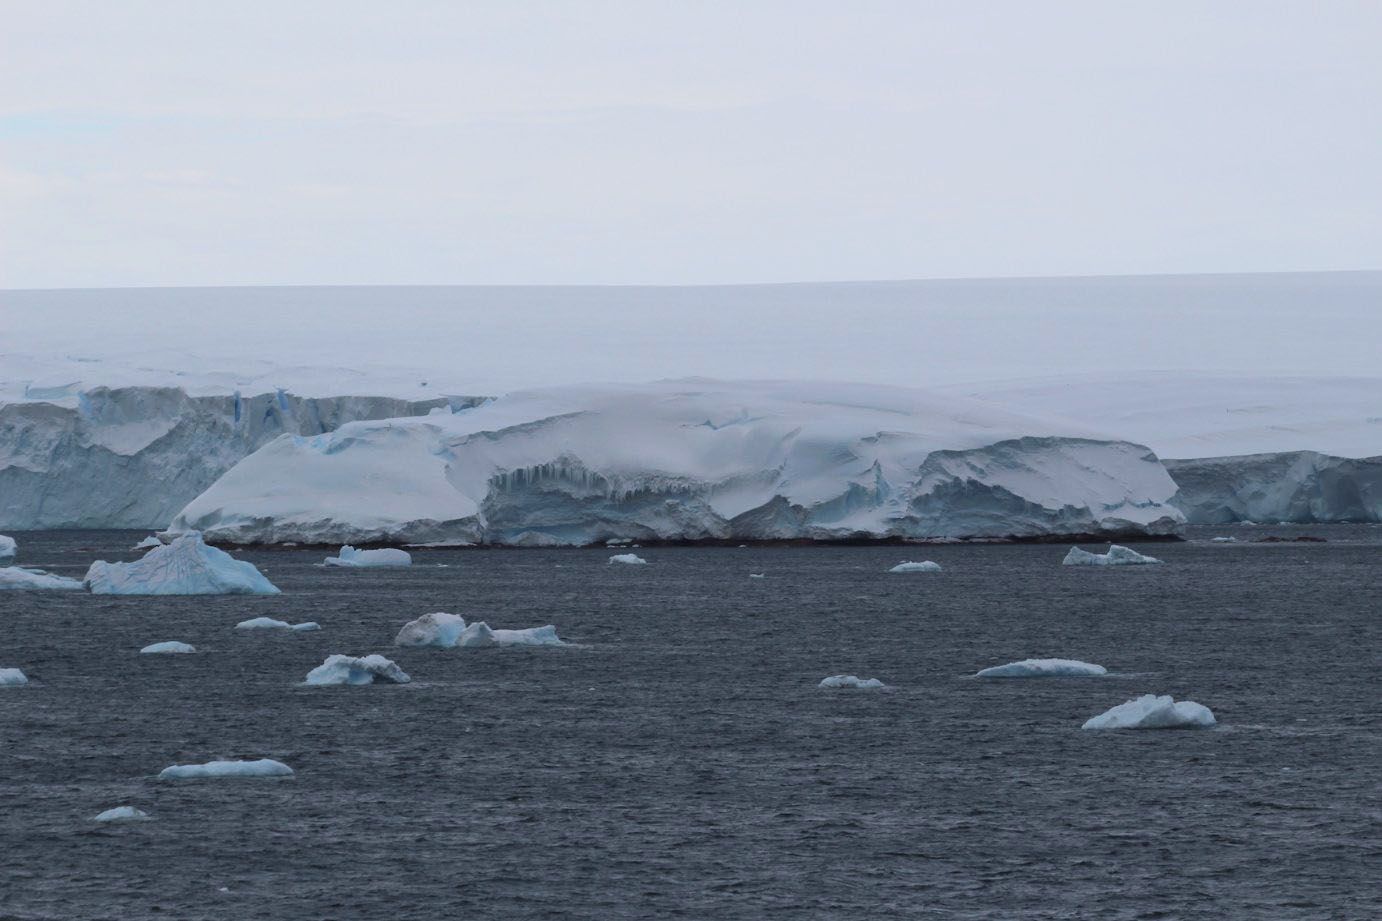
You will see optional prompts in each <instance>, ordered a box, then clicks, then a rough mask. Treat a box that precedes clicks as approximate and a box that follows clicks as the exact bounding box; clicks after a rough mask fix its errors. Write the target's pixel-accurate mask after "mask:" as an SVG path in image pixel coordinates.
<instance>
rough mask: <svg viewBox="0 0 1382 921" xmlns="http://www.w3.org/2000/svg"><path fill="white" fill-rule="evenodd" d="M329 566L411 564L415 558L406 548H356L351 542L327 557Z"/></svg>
mask: <svg viewBox="0 0 1382 921" xmlns="http://www.w3.org/2000/svg"><path fill="white" fill-rule="evenodd" d="M325 563H326V565H327V566H411V565H413V558H412V556H411V555H410V554H409V553H408V551H406V550H397V549H395V548H393V547H383V548H380V549H379V550H356V549H355V548H354V547H352V546H350V544H346V545H345V546H344V547H342V548H341V552H340V553H339V554H338V555H336V556H329V557H327V558H326V560H325Z"/></svg>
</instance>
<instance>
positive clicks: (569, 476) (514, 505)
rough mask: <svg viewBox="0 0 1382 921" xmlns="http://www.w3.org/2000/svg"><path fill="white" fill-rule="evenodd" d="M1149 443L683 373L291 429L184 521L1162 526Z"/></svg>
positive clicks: (995, 415)
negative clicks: (306, 430)
mask: <svg viewBox="0 0 1382 921" xmlns="http://www.w3.org/2000/svg"><path fill="white" fill-rule="evenodd" d="M1175 491H1176V487H1175V484H1174V483H1173V482H1172V480H1171V478H1170V477H1169V476H1168V475H1167V473H1166V471H1165V470H1164V469H1163V467H1162V466H1161V464H1160V463H1159V461H1158V460H1157V458H1156V456H1155V455H1154V454H1153V453H1152V452H1151V451H1150V450H1148V449H1147V448H1145V447H1142V446H1140V445H1136V444H1132V443H1129V442H1125V441H1119V440H1117V439H1113V438H1109V437H1106V436H1103V435H1100V434H1099V433H1096V432H1091V431H1086V430H1083V429H1081V428H1079V427H1078V426H1077V425H1076V424H1074V423H1068V422H1050V421H1044V420H1040V419H1034V418H1028V417H1023V416H1017V415H1013V414H1010V413H1007V412H1004V411H1002V410H1000V409H997V408H995V407H992V406H989V405H986V404H982V403H978V402H975V401H971V400H967V399H964V398H961V397H956V396H938V395H935V394H931V393H928V392H925V391H920V390H912V389H902V388H891V387H878V386H868V385H858V384H814V383H804V382H764V381H757V382H720V381H708V380H700V379H695V380H684V381H664V382H658V383H653V384H642V385H615V384H610V385H588V386H581V387H566V388H554V389H548V390H534V391H526V392H518V393H513V394H509V395H507V396H504V397H501V398H499V399H497V400H494V401H491V402H489V403H486V404H484V405H482V406H479V407H477V408H474V409H470V410H468V411H466V412H462V413H456V414H440V415H433V416H428V417H423V418H403V419H390V420H385V421H376V422H355V423H350V424H347V425H344V426H342V427H341V428H340V429H338V430H336V431H334V432H331V433H328V434H324V435H319V436H316V437H312V438H306V437H296V436H283V437H280V438H278V439H276V440H275V441H273V442H271V443H269V444H268V445H266V446H265V447H263V448H261V449H260V450H259V451H257V452H255V453H254V454H252V455H250V456H249V457H247V458H246V459H245V460H243V461H241V462H240V463H239V464H237V465H236V466H235V467H234V468H232V469H231V470H230V471H229V472H227V473H226V474H225V475H224V476H223V477H221V479H219V480H218V481H217V482H216V483H215V484H214V485H212V486H211V488H209V489H208V490H207V491H206V492H204V493H202V494H201V495H200V496H198V497H197V498H196V499H194V500H193V501H192V502H191V503H189V504H188V505H187V507H186V508H184V509H183V510H182V511H181V512H179V513H178V515H177V516H176V517H175V518H174V519H173V521H172V523H171V525H170V526H169V530H170V531H173V532H183V531H191V530H200V531H202V532H203V533H204V534H205V535H206V538H207V539H208V540H211V541H218V542H225V543H280V542H289V541H295V542H299V543H319V544H340V543H347V542H357V543H359V542H368V543H378V542H384V541H390V542H403V543H425V542H433V541H468V542H471V543H476V544H492V545H558V544H560V545H587V544H595V543H601V542H605V541H609V540H621V539H627V540H745V539H760V540H763V539H800V538H806V539H816V540H828V539H851V538H887V537H894V538H937V537H1019V538H1022V537H1041V536H1046V535H1076V534H1084V535H1094V534H1098V535H1106V536H1115V535H1127V536H1139V535H1143V536H1145V535H1163V534H1169V533H1174V532H1175V531H1176V530H1177V529H1178V528H1179V527H1180V525H1181V524H1182V523H1183V520H1184V519H1183V516H1182V515H1181V513H1180V512H1179V511H1178V510H1177V509H1176V508H1175V507H1174V506H1172V505H1171V498H1172V496H1173V495H1174V494H1175Z"/></svg>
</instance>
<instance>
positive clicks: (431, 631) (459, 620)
mask: <svg viewBox="0 0 1382 921" xmlns="http://www.w3.org/2000/svg"><path fill="white" fill-rule="evenodd" d="M464 630H465V618H464V617H461V616H460V615H459V614H448V613H446V612H445V611H435V612H433V613H431V614H424V615H422V616H421V617H419V618H418V619H417V620H410V621H408V622H407V623H406V624H404V625H403V629H401V630H399V631H398V636H396V637H394V641H393V642H394V645H395V646H436V647H438V648H441V649H450V648H451V647H452V646H455V645H456V641H457V640H458V639H460V636H461V632H462V631H464Z"/></svg>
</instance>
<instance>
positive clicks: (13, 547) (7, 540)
mask: <svg viewBox="0 0 1382 921" xmlns="http://www.w3.org/2000/svg"><path fill="white" fill-rule="evenodd" d="M18 555H19V544H17V543H15V540H14V538H13V537H7V536H5V535H4V534H0V563H8V562H10V561H11V560H13V559H14V558H15V557H16V556H18Z"/></svg>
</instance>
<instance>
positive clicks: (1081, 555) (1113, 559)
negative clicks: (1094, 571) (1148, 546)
mask: <svg viewBox="0 0 1382 921" xmlns="http://www.w3.org/2000/svg"><path fill="white" fill-rule="evenodd" d="M1160 562H1161V560H1158V559H1157V558H1156V557H1154V556H1143V555H1142V554H1140V553H1138V552H1137V551H1136V550H1132V549H1129V548H1128V547H1120V546H1118V545H1117V544H1110V545H1109V548H1108V553H1090V552H1089V551H1088V550H1081V549H1080V548H1079V547H1071V548H1070V552H1069V553H1067V554H1066V555H1065V559H1063V560H1061V563H1062V564H1064V565H1066V566H1147V565H1150V564H1152V563H1160Z"/></svg>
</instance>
